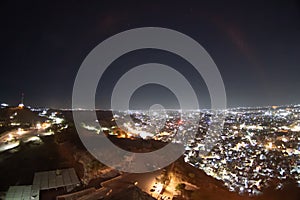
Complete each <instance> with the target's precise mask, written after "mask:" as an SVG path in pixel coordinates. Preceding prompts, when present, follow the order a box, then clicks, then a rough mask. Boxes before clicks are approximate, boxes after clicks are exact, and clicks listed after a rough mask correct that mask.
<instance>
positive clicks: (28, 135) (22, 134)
mask: <svg viewBox="0 0 300 200" xmlns="http://www.w3.org/2000/svg"><path fill="white" fill-rule="evenodd" d="M50 134H53V133H51V132H45V129H44V128H30V129H26V130H23V129H21V128H19V129H15V130H12V131H8V132H5V133H3V134H2V135H1V136H0V152H2V151H6V150H9V149H12V148H15V147H17V146H19V145H20V142H21V141H22V142H30V141H40V138H39V136H46V135H50Z"/></svg>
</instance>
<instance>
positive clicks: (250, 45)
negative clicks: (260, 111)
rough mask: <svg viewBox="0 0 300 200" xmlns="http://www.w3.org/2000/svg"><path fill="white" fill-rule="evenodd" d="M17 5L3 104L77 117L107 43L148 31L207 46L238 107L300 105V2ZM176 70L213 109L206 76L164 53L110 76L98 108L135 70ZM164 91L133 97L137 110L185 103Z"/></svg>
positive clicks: (141, 57) (1, 84) (7, 11)
mask: <svg viewBox="0 0 300 200" xmlns="http://www.w3.org/2000/svg"><path fill="white" fill-rule="evenodd" d="M120 2H122V3H117V2H114V3H112V2H111V1H48V2H47V1H34V2H33V1H13V0H3V1H1V6H0V15H1V19H0V20H1V33H0V34H1V47H0V48H1V60H0V64H1V78H0V91H1V95H0V102H6V103H8V104H12V105H14V104H18V103H19V99H20V96H21V93H22V92H23V93H24V94H25V104H26V105H31V106H47V107H54V108H70V107H71V96H72V87H73V82H74V80H75V76H76V73H77V70H78V69H79V67H80V65H81V63H82V61H83V60H84V58H85V57H86V56H87V54H88V53H89V52H90V51H91V50H92V49H93V48H94V47H95V46H97V45H98V44H99V43H100V42H102V41H103V40H105V39H106V38H108V37H110V36H112V35H114V34H117V33H119V32H121V31H125V30H128V29H132V28H138V27H147V26H154V27H165V28H170V29H174V30H177V31H180V32H182V33H184V34H186V35H189V36H190V37H192V38H193V39H195V40H196V41H198V42H199V43H200V44H201V45H202V46H203V47H204V48H205V49H206V50H207V51H208V52H209V54H210V55H211V57H212V58H213V60H214V61H215V63H216V65H217V66H218V68H219V70H220V73H221V75H222V77H223V80H224V84H225V87H226V92H227V101H228V106H229V107H236V106H263V105H282V104H295V103H300V92H299V91H300V90H299V86H300V78H299V77H300V3H299V2H297V1H284V0H283V1H248V3H245V2H246V1H226V3H225V2H223V3H219V2H218V1H210V3H207V2H205V3H199V2H198V1H181V2H176V1H170V2H164V3H162V1H157V2H154V1H147V2H146V1H139V2H132V3H125V1H120ZM147 62H159V63H163V64H168V65H169V66H172V67H174V68H175V69H176V70H178V71H179V72H181V73H182V74H183V75H184V76H185V77H186V78H187V79H188V80H189V81H190V82H191V84H192V86H193V88H194V89H195V90H196V91H197V95H198V98H199V104H200V106H201V107H202V108H206V107H209V105H210V100H209V98H208V91H207V88H206V86H205V83H204V82H203V80H202V78H201V76H200V75H197V74H195V73H194V71H193V68H192V66H190V65H189V63H187V62H186V61H185V60H183V59H180V58H178V56H176V55H173V54H172V53H169V52H164V51H160V50H139V51H136V52H131V53H128V54H126V55H123V56H121V57H120V58H119V59H117V60H116V61H115V62H113V63H112V64H111V66H110V68H109V69H108V70H107V71H106V72H105V74H104V75H105V76H104V77H103V79H101V81H103V83H104V84H105V88H104V89H103V91H102V92H101V93H100V92H99V93H97V98H96V100H97V107H99V108H109V105H110V104H109V102H110V94H111V92H112V88H113V86H114V84H115V83H116V81H117V80H118V78H120V76H121V75H122V74H123V73H125V72H126V71H128V70H129V69H131V68H132V67H134V66H136V65H139V64H143V63H147ZM174 98H175V97H174V95H173V94H172V93H171V92H170V91H169V90H168V89H167V88H164V87H161V86H158V85H146V86H145V87H142V88H140V89H139V90H137V91H136V93H134V95H133V96H132V106H131V108H143V107H149V105H151V104H154V103H160V104H162V105H164V106H165V107H166V108H174V107H176V105H177V104H178V102H177V101H176V99H174Z"/></svg>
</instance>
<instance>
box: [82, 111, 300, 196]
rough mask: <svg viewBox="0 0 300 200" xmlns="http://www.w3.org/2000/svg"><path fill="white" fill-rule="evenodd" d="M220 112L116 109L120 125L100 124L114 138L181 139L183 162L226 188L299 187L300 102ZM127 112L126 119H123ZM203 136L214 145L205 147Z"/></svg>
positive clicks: (256, 190) (257, 190)
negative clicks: (220, 182) (294, 184)
mask: <svg viewBox="0 0 300 200" xmlns="http://www.w3.org/2000/svg"><path fill="white" fill-rule="evenodd" d="M220 113H221V114H220ZM220 113H219V114H215V113H214V112H212V111H210V110H201V111H184V112H183V111H177V110H167V111H159V110H158V111H153V112H152V113H149V112H146V111H126V112H118V113H117V114H115V115H114V119H112V121H114V120H118V121H119V123H121V124H122V127H118V126H116V125H113V126H109V125H108V126H107V127H103V126H102V131H103V132H105V133H107V134H108V135H114V136H116V137H119V138H131V139H135V138H143V139H154V140H159V141H164V142H173V143H182V144H184V145H185V149H186V151H185V155H184V156H185V161H186V162H188V163H189V164H191V165H192V166H194V167H196V168H199V169H202V170H203V171H204V172H206V173H207V174H208V175H210V176H212V177H214V178H216V179H218V180H222V181H223V182H224V184H225V186H227V187H228V188H229V190H231V191H236V192H239V193H242V194H243V193H247V194H250V195H258V194H260V193H262V191H263V190H264V189H265V188H267V187H274V188H276V189H281V188H282V187H284V185H285V184H286V183H290V182H292V183H296V184H298V185H299V186H300V106H288V107H267V108H237V109H228V110H225V111H222V112H220ZM128 115H130V117H131V119H132V120H131V121H126V119H128V118H126V117H125V116H128ZM219 118H222V119H224V126H222V129H221V130H220V129H212V131H213V132H212V133H210V134H208V130H209V129H210V128H211V126H213V124H214V123H219V122H220V119H219ZM122 120H123V121H122ZM195 122H196V123H195ZM85 128H87V129H90V130H97V131H96V132H97V133H99V131H100V129H99V128H96V127H89V126H86V125H85ZM175 136H176V137H175ZM207 139H210V140H211V141H212V142H213V146H207V143H206V142H205V141H206V140H207ZM204 152H206V153H204ZM207 152H209V153H207Z"/></svg>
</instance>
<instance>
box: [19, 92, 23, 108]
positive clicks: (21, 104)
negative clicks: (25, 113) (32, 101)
mask: <svg viewBox="0 0 300 200" xmlns="http://www.w3.org/2000/svg"><path fill="white" fill-rule="evenodd" d="M18 107H19V108H24V93H22V96H21V103H20V104H19V105H18Z"/></svg>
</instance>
